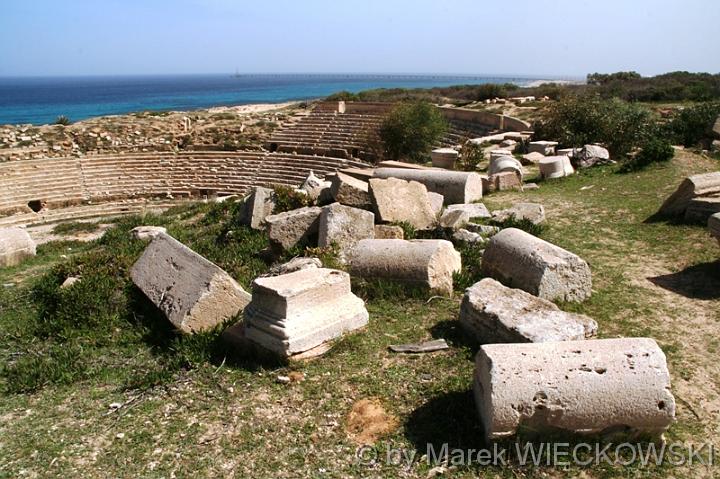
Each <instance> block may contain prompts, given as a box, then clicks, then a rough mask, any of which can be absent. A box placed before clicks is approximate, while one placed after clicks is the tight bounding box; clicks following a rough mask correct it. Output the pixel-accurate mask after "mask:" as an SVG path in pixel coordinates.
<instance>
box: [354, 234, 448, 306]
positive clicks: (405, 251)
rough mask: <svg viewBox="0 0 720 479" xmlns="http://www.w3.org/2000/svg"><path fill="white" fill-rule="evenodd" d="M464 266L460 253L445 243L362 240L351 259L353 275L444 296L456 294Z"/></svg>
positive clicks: (443, 241) (432, 241)
mask: <svg viewBox="0 0 720 479" xmlns="http://www.w3.org/2000/svg"><path fill="white" fill-rule="evenodd" d="M460 267H461V261H460V253H458V252H457V251H455V248H454V247H453V245H452V243H451V242H449V241H445V240H411V241H405V240H396V239H388V240H378V239H375V240H362V241H360V242H358V244H357V245H355V248H353V251H352V255H351V258H350V271H351V273H352V274H353V275H357V276H360V277H363V278H384V279H390V280H395V281H401V282H407V283H411V284H420V285H424V286H426V287H428V288H429V289H431V290H433V291H437V292H438V293H442V294H450V293H452V289H453V279H452V276H453V273H454V272H457V271H460Z"/></svg>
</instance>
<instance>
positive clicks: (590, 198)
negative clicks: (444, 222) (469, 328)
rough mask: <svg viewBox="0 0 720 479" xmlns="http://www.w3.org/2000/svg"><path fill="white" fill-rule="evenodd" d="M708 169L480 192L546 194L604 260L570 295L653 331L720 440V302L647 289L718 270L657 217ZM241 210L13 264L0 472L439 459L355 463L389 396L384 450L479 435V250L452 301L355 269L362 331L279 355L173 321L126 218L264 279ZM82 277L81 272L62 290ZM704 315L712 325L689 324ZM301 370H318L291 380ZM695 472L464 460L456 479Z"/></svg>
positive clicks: (684, 430)
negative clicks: (364, 420) (163, 311)
mask: <svg viewBox="0 0 720 479" xmlns="http://www.w3.org/2000/svg"><path fill="white" fill-rule="evenodd" d="M710 168H716V165H715V164H714V163H712V162H711V161H710V160H707V159H701V158H700V157H697V156H693V155H689V154H687V153H683V154H682V155H681V157H680V158H676V159H675V160H673V161H672V162H671V163H669V164H667V165H663V166H659V167H650V168H648V169H647V170H645V171H642V172H639V173H633V174H625V175H621V174H617V173H615V171H614V169H613V168H612V167H606V168H599V169H593V170H591V171H588V172H582V173H581V174H580V175H577V176H575V177H571V178H566V179H563V180H557V181H553V182H546V183H542V184H541V187H540V189H539V190H535V191H529V192H526V193H517V192H510V193H499V194H493V195H491V196H489V197H488V198H486V199H485V203H486V204H487V205H488V207H490V209H496V208H499V207H504V206H508V205H511V204H512V203H513V202H516V201H519V200H522V201H537V202H540V203H543V204H544V205H545V206H546V210H547V216H548V223H547V226H546V227H545V228H543V229H542V230H541V231H539V232H538V233H539V234H540V235H541V236H542V237H543V238H545V239H547V240H549V241H552V242H554V243H556V244H558V245H560V246H562V247H564V248H566V249H569V250H571V251H573V252H575V253H578V254H580V255H581V256H582V257H583V258H585V259H586V260H588V262H589V263H590V265H591V268H592V271H593V282H594V288H593V289H594V291H593V296H592V298H591V299H590V300H588V301H586V302H585V303H582V304H564V305H561V306H562V307H563V308H565V309H568V310H572V311H577V312H581V313H585V314H588V315H590V316H592V317H593V318H595V319H596V320H597V321H598V323H599V324H600V334H601V336H602V337H616V336H636V335H643V336H645V335H647V336H651V337H654V338H656V339H657V340H658V342H659V343H660V344H661V346H662V347H663V349H664V350H665V352H666V354H667V356H668V360H669V363H670V367H671V372H672V376H673V384H674V392H675V394H676V396H677V397H678V422H677V424H675V425H674V426H673V427H672V428H671V430H670V432H669V434H668V438H669V439H670V440H684V441H692V442H695V443H700V442H703V441H705V440H712V441H715V442H716V443H717V440H718V437H717V432H715V431H714V424H717V413H716V412H715V411H714V410H713V409H712V401H713V400H714V399H716V398H717V393H715V391H718V390H720V384H719V383H718V379H717V378H718V377H719V376H718V374H720V371H718V366H717V365H716V364H714V363H715V361H714V357H715V353H716V351H717V345H718V342H717V334H716V333H717V324H718V321H720V316H719V315H718V313H717V311H718V303H719V301H718V299H717V298H716V297H710V298H701V299H688V298H684V297H682V298H678V299H677V302H676V301H675V300H669V299H668V297H667V296H663V293H662V291H661V290H657V289H653V288H652V286H651V285H647V286H643V285H644V284H646V283H647V280H646V278H647V277H650V276H656V275H657V274H658V272H660V271H663V272H670V273H678V274H683V272H685V271H687V270H688V269H689V270H693V268H697V267H698V265H700V266H701V269H700V273H703V272H704V271H705V270H703V269H702V267H703V266H702V265H711V266H708V267H707V268H708V271H710V268H711V267H712V265H715V266H716V265H717V263H716V259H717V256H718V250H717V246H716V244H715V243H714V242H713V241H711V240H710V239H709V238H708V236H707V233H706V231H705V229H704V228H702V227H700V226H687V225H679V224H672V223H667V222H662V221H659V222H645V221H646V220H647V219H648V218H649V217H651V216H652V214H653V213H654V211H655V210H656V209H657V207H658V206H659V204H660V203H661V201H662V199H663V198H664V197H665V196H666V195H667V194H668V193H669V192H670V191H671V190H672V189H674V187H675V186H676V185H677V183H678V182H679V180H680V179H681V177H683V176H685V175H686V174H688V173H689V172H691V171H692V172H694V171H702V170H706V169H710ZM589 186H592V188H587V187H589ZM236 218H237V206H233V205H232V204H230V203H222V204H217V205H204V204H200V205H186V206H182V207H178V208H174V209H172V210H170V211H168V212H166V213H165V214H162V215H158V216H154V215H148V216H145V217H129V218H125V219H123V220H121V221H119V222H118V223H117V225H116V226H115V227H113V228H111V229H110V230H108V231H107V233H106V234H105V235H104V237H103V238H101V239H99V240H96V241H94V242H91V243H88V244H83V243H74V242H58V243H50V244H47V245H43V246H41V247H40V248H39V251H38V256H37V257H35V258H33V259H31V260H29V261H27V262H25V263H23V264H22V265H20V266H18V267H15V268H10V269H4V270H0V280H1V281H2V283H9V282H12V283H14V286H11V287H3V288H2V289H0V364H2V366H1V367H0V372H1V374H0V389H1V390H2V392H1V393H0V394H1V395H0V415H2V418H3V420H2V421H0V438H1V439H0V447H2V451H3V452H2V454H1V455H0V476H2V477H5V476H7V477H17V476H19V475H20V474H21V471H27V472H28V473H35V474H38V475H40V476H53V477H55V476H69V477H77V476H80V475H82V476H83V477H105V476H107V475H112V476H122V477H138V476H142V477H167V476H170V475H175V476H177V477H191V476H192V477H206V476H231V477H232V476H237V477H349V476H350V477H367V476H372V477H388V478H390V477H398V476H404V477H421V478H423V477H426V476H427V473H428V471H429V469H430V468H429V467H428V466H427V465H426V464H422V463H416V464H414V465H412V466H410V467H409V468H407V469H402V470H399V469H398V468H397V467H396V466H392V465H378V466H375V467H373V468H368V467H366V466H362V465H359V464H357V463H356V461H355V460H354V453H355V448H356V445H355V444H354V443H353V442H352V441H351V440H350V439H349V438H348V435H347V433H346V431H345V417H346V415H347V413H348V411H349V410H350V408H351V407H352V404H353V403H354V402H356V401H357V400H359V399H362V398H368V397H377V398H379V399H380V400H381V401H382V403H383V405H384V407H385V408H386V409H387V410H388V411H389V412H390V413H392V414H394V415H395V416H396V417H397V418H398V419H399V427H398V429H397V430H396V431H395V432H393V433H392V434H391V435H389V436H388V437H385V438H383V439H382V440H380V441H379V442H378V443H377V444H376V447H377V448H378V449H380V450H381V451H383V452H384V451H385V449H386V448H387V447H393V448H405V449H407V450H408V451H416V452H417V453H418V456H420V455H422V454H424V453H425V450H426V444H427V443H432V444H433V445H435V446H436V448H439V446H440V445H441V444H442V443H445V442H447V443H448V444H449V445H450V447H451V448H452V447H459V448H478V447H483V443H482V440H481V437H482V433H481V428H480V424H479V423H478V421H477V419H476V413H475V406H474V404H473V400H472V394H471V392H470V390H471V383H472V373H473V367H474V366H473V357H474V353H475V351H476V349H475V346H473V345H471V344H468V343H467V342H466V341H465V339H464V337H463V335H462V334H461V333H460V331H459V330H458V327H457V321H456V319H457V313H458V309H459V303H460V298H461V294H462V290H463V288H464V287H466V286H469V285H470V284H472V283H473V282H474V281H477V279H479V278H480V269H479V265H480V261H481V259H480V251H479V249H468V248H464V247H460V245H458V247H459V248H460V250H461V253H462V255H463V261H464V269H463V272H462V273H461V274H460V275H459V276H458V277H457V278H456V293H455V295H454V296H453V297H451V298H440V297H430V295H429V294H428V293H426V292H423V291H419V290H414V289H408V288H405V287H401V286H398V285H397V284H391V283H384V282H363V281H358V280H354V281H353V290H354V291H355V292H356V293H357V294H359V295H360V296H361V297H363V298H364V299H365V300H366V301H367V308H368V311H369V312H370V324H369V325H368V327H367V328H365V329H364V330H362V331H359V332H356V333H354V334H351V335H348V336H347V337H345V338H343V339H342V340H340V341H338V342H337V343H336V344H335V346H334V347H333V349H332V350H331V351H330V352H329V353H328V354H327V355H325V356H323V357H322V358H319V359H317V360H314V361H310V362H302V363H291V364H288V365H281V364H267V363H260V362H253V361H249V360H247V359H246V360H242V359H239V358H235V357H233V355H232V351H228V350H227V349H225V347H224V346H223V345H221V344H220V342H219V341H218V338H219V331H220V329H218V331H213V332H208V333H205V334H202V335H198V336H193V337H183V336H178V335H177V334H175V333H174V332H173V331H172V330H171V328H170V327H169V326H168V324H167V321H166V320H165V319H163V318H162V317H161V316H160V315H159V313H158V312H157V311H155V310H154V308H153V307H152V306H151V305H149V304H148V302H147V300H145V298H144V297H143V296H142V294H140V293H139V292H138V291H137V290H136V289H135V288H134V287H133V285H132V284H131V282H130V281H129V279H128V269H129V267H130V266H131V265H132V264H133V262H134V261H135V260H136V258H137V257H138V256H139V255H140V254H141V252H142V250H143V248H144V246H145V244H144V243H142V242H139V241H134V240H131V239H130V235H129V234H128V232H129V230H130V229H131V228H132V227H134V226H137V225H140V224H152V225H162V226H165V227H167V228H168V231H169V232H170V234H172V235H173V236H175V237H177V238H178V239H179V240H180V241H182V242H184V243H186V244H188V245H189V246H190V247H191V248H193V249H194V250H196V251H197V252H198V253H200V254H202V255H204V256H206V257H207V258H208V259H210V260H211V261H213V262H215V263H216V264H218V265H219V266H220V267H222V268H224V269H225V270H227V271H228V272H229V273H230V274H231V275H232V276H233V277H235V278H236V279H237V280H238V281H239V282H240V283H241V285H242V286H243V287H245V288H249V285H250V282H251V281H252V279H253V278H255V277H256V276H257V275H258V274H260V273H262V272H264V271H265V270H267V269H268V268H269V267H270V266H271V263H272V258H271V257H269V256H268V255H266V254H265V253H264V252H263V251H264V250H265V248H266V247H267V246H268V243H267V239H266V238H265V236H264V235H263V234H262V233H258V232H256V231H252V230H250V229H247V228H245V227H243V226H240V225H239V224H237V222H236ZM298 253H302V251H301V250H298V251H293V252H290V253H289V254H288V255H287V256H291V255H293V254H298ZM310 253H312V254H317V255H320V256H322V257H323V259H324V260H325V261H326V262H332V261H333V258H334V252H333V251H332V250H329V251H317V250H314V251H311V252H310ZM282 259H287V258H281V259H279V260H282ZM709 274H710V273H709ZM67 276H79V277H80V278H81V280H80V282H78V283H76V284H75V285H73V286H72V287H70V288H67V289H59V288H58V286H59V285H60V284H61V283H62V282H63V281H64V279H65V278H66V277H67ZM701 277H702V276H701ZM715 280H716V279H715V278H714V277H713V276H712V274H711V276H709V277H708V281H711V282H712V281H715ZM648 284H649V283H648ZM701 313H702V314H705V315H706V316H707V317H706V323H708V324H706V323H694V322H693V320H694V319H695V317H697V316H698V315H700V314H701ZM703 328H706V329H703ZM713 328H715V329H713ZM432 338H445V339H446V340H447V341H448V343H449V344H450V346H451V347H450V349H449V350H447V351H443V352H438V353H434V354H427V355H398V354H394V353H391V352H389V351H388V346H389V345H390V344H399V343H407V342H416V341H423V340H429V339H432ZM293 370H294V371H301V372H303V373H304V374H305V380H304V381H302V382H298V383H292V384H289V385H285V384H279V383H278V382H277V377H278V376H280V375H287V374H288V373H289V372H290V371H293ZM713 395H715V396H713ZM701 398H704V399H706V400H707V401H706V402H705V401H703V400H701ZM114 403H116V404H114ZM111 404H114V406H117V405H118V404H119V405H121V407H119V408H117V407H110V405H111ZM686 404H690V405H691V407H692V409H693V410H694V411H695V412H697V413H698V415H699V416H700V419H697V418H696V417H695V416H694V414H693V413H692V412H691V411H690V408H689V407H688V406H686ZM708 404H709V405H708ZM698 472H700V470H694V469H689V468H680V469H674V468H670V469H668V468H657V467H645V468H641V467H630V468H619V467H609V466H602V467H601V466H595V467H589V468H577V467H570V468H558V469H553V468H548V467H539V468H529V469H527V468H526V469H521V468H518V467H516V466H512V467H510V468H506V469H499V468H493V467H490V468H482V467H468V468H465V467H459V468H455V469H452V470H450V471H448V472H446V473H445V475H444V476H443V477H478V476H480V477H518V476H521V477H541V476H542V477H560V476H567V477H575V476H578V475H579V474H581V473H583V474H585V475H586V476H587V477H606V478H612V477H667V476H668V475H674V476H675V477H691V476H694V475H696V474H697V473H698Z"/></svg>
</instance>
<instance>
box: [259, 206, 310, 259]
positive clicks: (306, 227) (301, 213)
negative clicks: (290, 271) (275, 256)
mask: <svg viewBox="0 0 720 479" xmlns="http://www.w3.org/2000/svg"><path fill="white" fill-rule="evenodd" d="M320 213H322V208H319V207H317V206H306V207H304V208H298V209H296V210H292V211H286V212H284V213H280V214H277V215H270V216H267V217H266V218H265V224H266V226H267V232H268V236H269V238H270V243H271V244H272V245H274V246H276V247H280V248H282V249H286V250H287V249H290V248H292V247H293V246H295V245H296V244H298V243H299V242H300V241H303V240H309V239H311V238H312V237H313V235H316V234H317V232H318V226H319V224H320Z"/></svg>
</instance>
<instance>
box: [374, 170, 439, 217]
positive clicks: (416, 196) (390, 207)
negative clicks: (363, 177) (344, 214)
mask: <svg viewBox="0 0 720 479" xmlns="http://www.w3.org/2000/svg"><path fill="white" fill-rule="evenodd" d="M407 171H414V170H407ZM370 200H371V201H372V204H373V208H374V209H375V214H376V215H377V216H376V218H377V219H378V221H381V222H383V223H402V222H405V223H408V224H410V225H412V226H413V227H414V228H415V229H418V230H426V229H430V228H432V227H433V226H434V224H435V221H436V220H435V212H434V211H433V209H432V206H431V205H430V199H429V198H428V194H427V189H426V188H425V186H424V185H423V184H422V183H418V182H417V181H405V180H401V179H398V178H388V179H378V178H372V179H370Z"/></svg>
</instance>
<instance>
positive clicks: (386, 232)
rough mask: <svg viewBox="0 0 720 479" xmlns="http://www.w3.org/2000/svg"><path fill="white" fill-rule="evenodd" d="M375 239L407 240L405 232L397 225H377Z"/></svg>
mask: <svg viewBox="0 0 720 479" xmlns="http://www.w3.org/2000/svg"><path fill="white" fill-rule="evenodd" d="M375 239H405V231H403V229H402V227H400V226H397V225H375Z"/></svg>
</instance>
